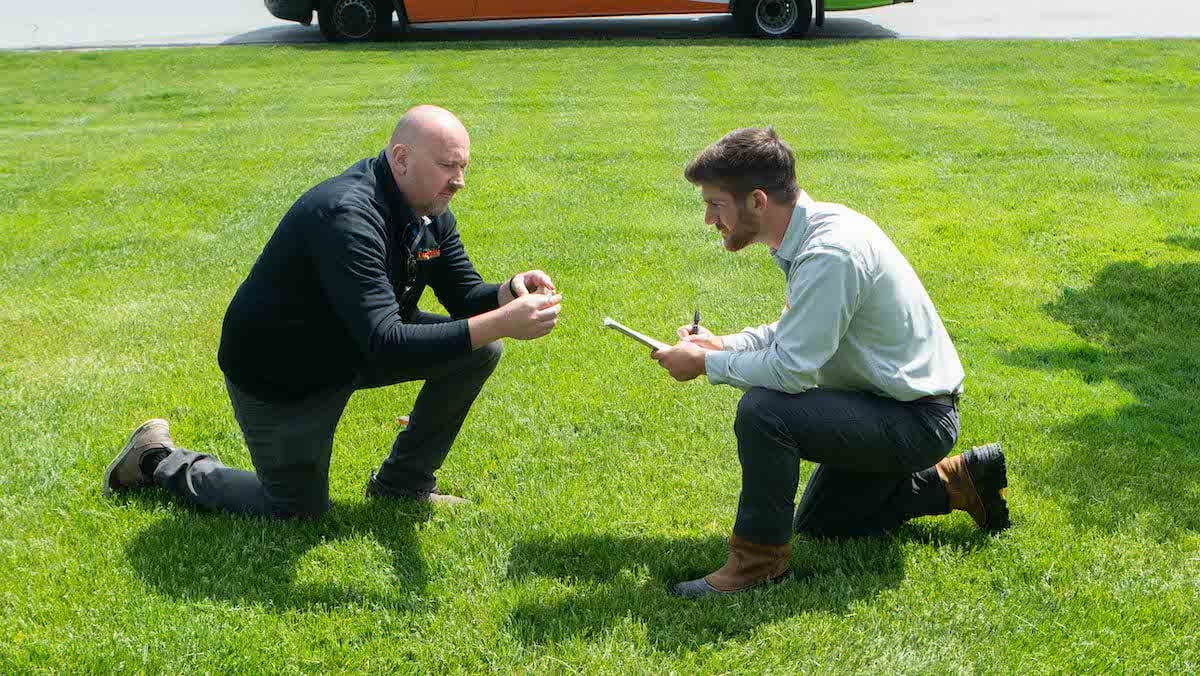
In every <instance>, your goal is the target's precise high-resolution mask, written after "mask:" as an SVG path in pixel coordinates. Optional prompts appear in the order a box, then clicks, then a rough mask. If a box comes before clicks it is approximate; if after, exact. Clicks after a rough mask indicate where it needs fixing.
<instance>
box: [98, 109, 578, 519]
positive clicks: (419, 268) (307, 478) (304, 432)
mask: <svg viewBox="0 0 1200 676" xmlns="http://www.w3.org/2000/svg"><path fill="white" fill-rule="evenodd" d="M470 155H471V141H470V137H469V135H468V134H467V130H466V128H464V127H463V125H462V123H461V122H460V121H459V120H458V118H456V117H455V116H454V115H453V114H451V113H450V112H448V111H446V110H443V109H441V108H437V107H434V106H418V107H416V108H413V109H412V110H410V111H408V112H407V113H405V114H404V116H403V117H401V118H400V121H399V122H398V123H397V125H396V128H395V131H394V132H393V134H392V138H391V140H390V142H389V143H388V146H387V148H385V149H384V150H383V151H382V152H381V153H380V154H379V155H377V156H376V157H372V158H368V159H364V160H362V161H360V162H357V163H355V164H354V165H353V166H351V167H350V168H349V169H347V170H346V171H345V172H344V173H342V174H341V175H340V176H336V177H334V178H331V179H329V180H327V181H324V182H323V183H321V184H320V185H317V186H316V187H314V188H312V189H311V190H309V191H308V192H307V193H305V194H304V195H303V196H302V197H300V199H299V200H297V202H296V203H295V204H294V205H293V206H292V208H291V209H290V210H289V211H288V212H287V214H286V215H284V217H283V220H281V221H280V223H279V226H278V227H277V228H276V229H275V233H274V235H272V237H271V239H270V240H269V241H268V242H267V244H266V247H265V248H264V249H263V252H262V254H261V255H260V256H259V258H258V260H257V261H256V262H255V263H254V266H253V267H252V268H251V270H250V274H249V276H248V277H247V278H246V280H245V281H244V282H243V283H242V285H241V287H240V288H239V289H238V290H237V293H236V294H235V295H234V297H233V300H232V302H230V304H229V309H228V310H227V311H226V313H225V321H224V324H223V327H222V332H221V346H220V350H219V353H218V361H219V363H220V365H221V370H222V371H224V373H225V386H226V390H227V391H228V393H229V400H230V402H231V403H232V404H233V412H234V417H235V418H236V419H237V421H238V424H239V425H240V426H241V429H242V435H243V437H244V439H245V441H246V446H247V447H248V448H249V451H250V457H251V460H252V461H253V462H254V469H255V471H254V472H247V471H243V470H237V469H232V468H229V467H226V466H224V465H222V464H221V463H220V462H219V461H218V460H217V459H216V458H214V457H212V456H211V455H206V454H203V453H194V452H192V451H188V450H184V449H181V448H177V447H176V446H175V444H174V442H173V441H172V440H171V437H170V435H169V432H168V428H167V422H166V421H165V420H161V419H154V420H150V421H148V422H146V423H144V424H143V425H142V426H141V427H139V428H138V429H137V430H136V431H134V433H133V435H132V436H131V437H130V439H129V441H128V443H127V444H126V445H125V447H124V448H123V449H122V450H121V452H120V453H119V454H118V455H117V457H116V459H115V460H113V462H112V464H111V465H110V466H109V468H108V470H107V471H106V472H105V476H104V492H105V494H109V493H111V492H113V491H117V490H122V489H126V488H130V487H135V486H159V487H162V488H165V489H167V490H169V491H172V492H174V493H176V494H178V495H180V496H182V497H183V498H184V499H186V500H187V501H189V502H191V503H193V504H195V505H198V506H202V507H206V508H212V509H222V510H226V511H229V512H240V513H252V514H262V515H270V516H276V517H312V516H318V515H320V514H322V513H324V512H325V511H327V510H328V509H329V460H330V455H331V452H332V448H333V436H334V430H335V429H336V427H337V424H338V420H339V419H340V418H341V416H342V411H343V409H344V408H345V406H346V403H347V402H348V401H349V400H350V396H351V395H352V394H353V393H354V392H355V391H356V390H360V389H366V388H374V387H383V386H386V385H392V384H395V383H402V382H408V381H415V380H419V381H424V384H423V386H422V387H421V391H420V393H419V394H418V395H417V399H416V403H415V405H414V407H413V409H412V412H411V414H410V416H409V421H408V425H407V427H406V428H404V429H403V430H402V431H400V433H399V434H398V435H397V436H396V439H395V441H394V443H393V444H392V448H391V452H390V454H389V455H388V456H387V458H386V459H385V460H384V461H383V464H382V466H381V467H380V468H379V471H378V472H377V473H373V474H372V475H371V476H370V478H369V479H368V481H367V488H366V493H367V496H368V497H373V498H383V497H390V498H400V499H408V500H415V501H421V502H432V503H443V504H447V503H448V504H457V503H462V502H465V500H463V499H462V498H457V497H454V496H452V495H447V494H443V493H440V492H439V491H438V487H437V481H436V478H435V476H434V474H435V472H436V471H437V470H438V468H439V467H441V465H442V462H443V460H445V458H446V455H447V453H449V451H450V447H451V446H452V445H453V443H454V440H455V438H456V437H457V435H458V432H459V429H460V428H461V427H462V424H463V421H464V420H465V419H466V416H467V413H468V411H470V408H471V405H472V404H473V403H474V401H475V398H476V396H477V395H478V394H479V392H480V390H481V389H482V387H483V385H484V383H485V382H486V381H487V379H488V377H489V376H490V375H491V373H492V371H493V370H494V369H495V368H496V364H497V362H498V361H499V359H500V353H501V342H500V341H501V339H502V338H516V339H521V340H529V339H534V338H539V337H541V336H544V335H546V334H548V333H549V332H550V331H551V330H552V329H553V328H554V326H555V323H556V322H557V319H558V313H559V308H560V305H559V301H560V300H561V297H560V296H559V295H557V293H556V292H555V287H554V283H553V281H551V279H550V277H549V276H548V275H547V274H546V273H544V272H542V271H540V270H530V271H528V272H523V273H520V274H516V275H513V276H512V277H510V278H508V279H507V280H505V281H504V282H502V283H500V284H487V283H485V282H484V281H483V279H482V278H481V277H480V275H479V273H478V272H476V270H475V267H474V266H473V265H472V264H471V261H470V259H469V258H468V257H467V252H466V250H465V249H464V248H463V244H462V241H461V240H460V239H459V235H458V230H457V225H456V221H455V219H454V215H453V214H452V213H451V212H450V201H451V200H452V199H453V198H454V195H455V194H456V193H457V192H458V191H459V190H461V189H462V188H463V187H464V178H465V174H466V170H467V165H468V163H469V162H470ZM426 287H429V288H432V289H433V292H434V294H435V295H436V296H437V299H438V301H440V302H441V304H442V306H443V307H445V308H446V310H447V311H448V312H449V316H441V315H435V314H430V313H427V312H423V311H421V310H419V309H418V308H417V302H418V301H419V300H420V298H421V294H422V292H424V290H425V289H426Z"/></svg>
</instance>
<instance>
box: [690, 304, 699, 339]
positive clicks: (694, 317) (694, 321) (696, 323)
mask: <svg viewBox="0 0 1200 676" xmlns="http://www.w3.org/2000/svg"><path fill="white" fill-rule="evenodd" d="M689 333H691V334H692V335H693V336H694V335H697V334H699V333H700V308H696V312H695V313H694V314H692V330H691V331H690V332H689Z"/></svg>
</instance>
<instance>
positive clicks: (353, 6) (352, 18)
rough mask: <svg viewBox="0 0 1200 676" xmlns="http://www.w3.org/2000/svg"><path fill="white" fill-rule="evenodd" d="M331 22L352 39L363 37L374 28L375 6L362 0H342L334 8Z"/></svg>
mask: <svg viewBox="0 0 1200 676" xmlns="http://www.w3.org/2000/svg"><path fill="white" fill-rule="evenodd" d="M333 23H334V25H335V26H336V27H337V30H338V32H339V33H341V34H342V35H344V36H346V37H348V38H350V39H352V40H358V39H361V38H365V37H367V36H368V35H370V34H371V31H373V30H374V29H375V8H374V7H373V6H372V5H371V3H369V2H364V1H363V0H343V1H342V2H339V3H338V4H337V7H336V8H335V11H334V18H333Z"/></svg>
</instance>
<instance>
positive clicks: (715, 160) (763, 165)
mask: <svg viewBox="0 0 1200 676" xmlns="http://www.w3.org/2000/svg"><path fill="white" fill-rule="evenodd" d="M683 175H684V177H685V178H687V180H688V181H689V182H691V183H693V184H700V183H709V184H712V185H715V186H717V187H718V188H720V189H721V190H724V191H725V192H728V193H730V194H732V195H733V196H734V197H736V198H738V199H741V198H743V197H745V196H746V195H749V194H750V193H752V192H754V191H755V190H762V191H763V192H765V193H766V194H767V197H769V198H771V200H772V201H773V202H775V203H777V204H788V203H789V202H793V201H795V199H796V195H798V194H799V193H800V186H798V185H796V158H795V156H794V155H792V149H791V148H789V147H788V144H786V143H784V142H783V139H781V138H779V136H778V135H777V134H776V133H775V129H774V128H772V127H766V128H761V127H748V128H746V129H735V130H733V131H731V132H729V133H728V134H726V135H725V136H723V137H721V139H720V140H719V141H717V142H716V143H713V144H712V145H710V146H708V147H707V148H705V149H704V150H703V151H702V152H701V153H700V154H699V155H697V156H696V159H694V160H692V161H691V162H690V163H689V164H688V165H687V169H685V170H684V172H683Z"/></svg>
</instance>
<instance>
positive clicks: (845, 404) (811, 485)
mask: <svg viewBox="0 0 1200 676" xmlns="http://www.w3.org/2000/svg"><path fill="white" fill-rule="evenodd" d="M734 430H735V431H736V433H737V441H738V459H739V460H740V461H741V465H742V493H741V497H740V499H739V500H738V514H737V521H736V522H735V523H734V526H733V532H734V534H735V535H739V536H742V537H745V538H747V539H749V540H751V541H752V542H757V543H760V544H784V543H786V542H787V541H788V540H790V539H791V531H792V530H793V529H794V530H795V531H796V532H797V533H807V534H809V535H816V536H821V537H850V536H856V535H869V534H877V533H884V532H887V531H889V530H892V529H894V528H896V527H897V526H899V525H900V524H901V523H903V522H905V521H907V520H908V519H911V518H913V517H916V516H922V515H926V514H945V513H947V512H948V511H950V510H949V503H948V498H947V496H946V491H945V489H944V488H943V486H942V482H941V480H940V479H939V478H938V474H937V470H936V469H934V467H933V466H934V465H935V464H937V462H938V461H939V460H941V459H942V458H944V457H946V454H947V453H949V452H950V449H951V448H953V447H954V442H955V441H957V439H958V411H957V410H956V409H955V408H954V407H952V406H946V405H943V404H936V403H931V402H925V401H916V402H900V401H896V400H894V399H888V398H885V397H878V396H875V395H871V394H866V393H862V392H842V391H837V390H825V389H820V388H817V389H813V390H808V391H806V392H802V393H800V394H785V393H782V392H776V391H774V390H767V389H763V388H753V389H751V390H749V391H748V392H746V394H745V395H743V396H742V399H741V401H740V402H739V404H738V411H737V420H736V421H735V423H734ZM801 460H809V461H812V462H815V463H818V465H817V468H816V470H815V471H814V472H813V474H812V476H811V477H810V478H809V480H808V487H807V488H805V490H804V496H803V497H802V498H801V499H800V507H799V509H796V510H795V519H794V522H793V518H792V510H793V507H794V504H795V499H796V488H797V486H798V485H799V482H800V461H801Z"/></svg>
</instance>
